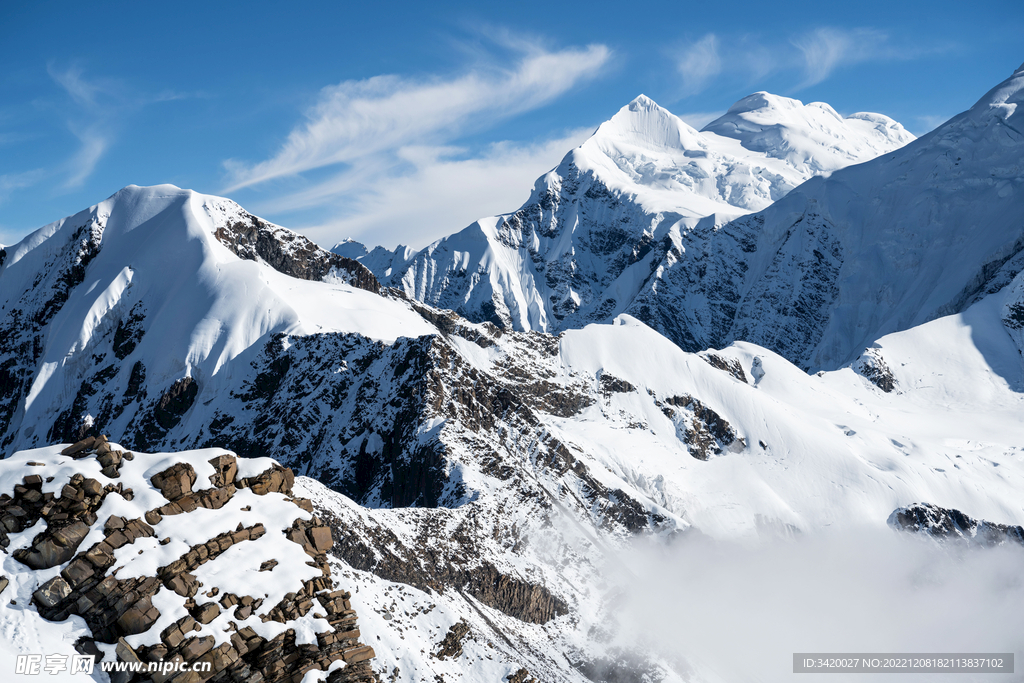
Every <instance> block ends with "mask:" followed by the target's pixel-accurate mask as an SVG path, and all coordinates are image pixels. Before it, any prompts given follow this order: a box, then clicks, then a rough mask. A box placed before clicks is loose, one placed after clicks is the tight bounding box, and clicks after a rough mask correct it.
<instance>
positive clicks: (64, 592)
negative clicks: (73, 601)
mask: <svg viewBox="0 0 1024 683" xmlns="http://www.w3.org/2000/svg"><path fill="white" fill-rule="evenodd" d="M69 595H71V586H69V585H68V582H67V581H65V580H64V579H62V578H61V577H59V576H55V577H53V578H52V579H50V580H49V581H47V582H46V583H44V584H43V585H42V586H40V587H39V588H37V589H36V592H35V593H33V594H32V599H33V600H35V601H36V604H37V605H39V606H40V607H44V608H45V607H54V606H56V605H59V604H60V603H61V601H62V600H64V598H66V597H68V596H69Z"/></svg>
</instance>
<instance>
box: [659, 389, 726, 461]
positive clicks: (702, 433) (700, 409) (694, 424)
mask: <svg viewBox="0 0 1024 683" xmlns="http://www.w3.org/2000/svg"><path fill="white" fill-rule="evenodd" d="M664 402H665V403H666V404H668V405H671V406H676V407H677V408H683V409H685V410H687V411H689V412H690V413H691V415H692V417H690V418H689V419H687V420H684V429H683V441H684V442H685V443H686V445H687V447H688V449H689V451H690V455H692V456H693V457H695V458H697V459H698V460H708V459H710V458H711V456H712V455H718V454H720V453H721V452H722V448H723V447H725V446H730V445H732V444H733V443H735V442H737V441H738V437H737V435H736V432H735V430H733V428H732V425H730V424H729V423H728V422H727V421H726V420H725V418H723V417H722V416H721V415H719V414H718V413H716V412H715V411H714V410H712V409H711V408H709V407H708V406H706V405H704V404H703V403H701V402H700V401H699V400H697V399H696V398H694V397H693V396H690V395H689V394H687V395H684V396H670V397H668V398H666V399H665V401H664ZM662 410H663V411H665V414H666V415H668V416H669V417H673V416H674V415H675V412H674V411H672V409H670V408H663V409H662ZM739 441H740V442H741V443H742V440H739Z"/></svg>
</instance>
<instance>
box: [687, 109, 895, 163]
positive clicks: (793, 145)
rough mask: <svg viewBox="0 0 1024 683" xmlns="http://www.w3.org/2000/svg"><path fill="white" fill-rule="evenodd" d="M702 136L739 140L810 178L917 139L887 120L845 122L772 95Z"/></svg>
mask: <svg viewBox="0 0 1024 683" xmlns="http://www.w3.org/2000/svg"><path fill="white" fill-rule="evenodd" d="M701 133H702V134H704V135H705V136H721V137H724V138H731V139H733V140H737V141H738V142H739V143H740V145H741V146H742V147H743V148H744V149H746V150H749V151H753V152H761V153H763V154H766V155H767V156H769V157H772V158H775V159H782V160H785V161H786V162H787V163H788V164H789V165H791V166H793V167H795V168H799V169H801V170H803V171H805V172H807V173H808V175H818V174H821V173H829V172H831V171H834V170H837V169H839V168H842V167H843V166H848V165H850V164H855V163H861V162H864V161H868V160H869V159H873V158H874V157H876V156H878V155H879V154H883V153H885V152H887V151H891V150H893V149H896V148H898V147H902V146H903V145H905V144H907V143H908V142H910V141H911V140H913V139H914V136H913V135H912V134H911V133H910V132H908V131H907V130H906V129H905V128H904V127H903V126H901V125H900V124H899V123H897V122H896V121H894V120H893V119H891V118H889V117H888V116H885V115H884V114H874V113H856V114H852V115H850V116H848V117H845V118H844V117H843V116H841V115H840V114H839V113H838V112H837V111H836V110H835V109H833V108H832V107H831V106H830V105H828V104H825V103H824V102H811V103H810V104H804V103H802V102H801V101H800V100H795V99H791V98H788V97H781V96H779V95H772V94H771V93H767V92H756V93H754V94H752V95H748V96H747V97H744V98H743V99H741V100H739V101H738V102H736V104H734V105H733V106H732V107H730V108H729V111H727V112H726V113H725V114H724V115H723V116H721V117H719V118H718V119H715V120H714V121H712V122H711V123H709V124H708V125H706V126H705V127H704V128H703V129H702V130H701Z"/></svg>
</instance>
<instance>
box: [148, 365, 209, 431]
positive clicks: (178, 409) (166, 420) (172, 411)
mask: <svg viewBox="0 0 1024 683" xmlns="http://www.w3.org/2000/svg"><path fill="white" fill-rule="evenodd" d="M198 393H199V384H198V382H196V381H195V380H194V379H192V378H191V377H182V378H181V379H179V380H178V381H176V382H175V383H174V386H172V387H171V388H170V389H168V390H167V391H166V392H165V393H164V395H163V396H161V397H160V401H159V402H158V403H157V404H156V408H154V410H153V416H154V418H155V419H156V422H157V424H159V425H160V426H161V427H163V428H164V429H170V428H171V427H174V426H175V425H177V424H178V423H179V422H181V417H182V415H184V414H185V413H186V412H187V411H188V409H189V408H191V407H192V404H193V403H194V402H195V400H196V395H197V394H198Z"/></svg>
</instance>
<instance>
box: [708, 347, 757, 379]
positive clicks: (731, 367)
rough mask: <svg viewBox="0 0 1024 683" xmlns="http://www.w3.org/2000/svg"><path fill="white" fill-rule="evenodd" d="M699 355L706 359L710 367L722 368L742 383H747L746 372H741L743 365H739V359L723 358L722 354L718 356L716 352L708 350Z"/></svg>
mask: <svg viewBox="0 0 1024 683" xmlns="http://www.w3.org/2000/svg"><path fill="white" fill-rule="evenodd" d="M700 357H701V358H703V359H704V360H706V361H707V362H708V364H709V365H711V366H712V367H716V368H718V369H719V370H724V371H725V372H728V373H729V374H730V375H732V376H733V377H735V378H736V379H738V380H739V381H741V382H743V383H744V384H746V383H747V374H746V373H745V372H743V366H742V365H740V362H739V360H737V359H736V358H732V359H730V358H725V357H724V356H719V355H718V354H717V353H712V352H710V351H705V352H704V353H702V354H700Z"/></svg>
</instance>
